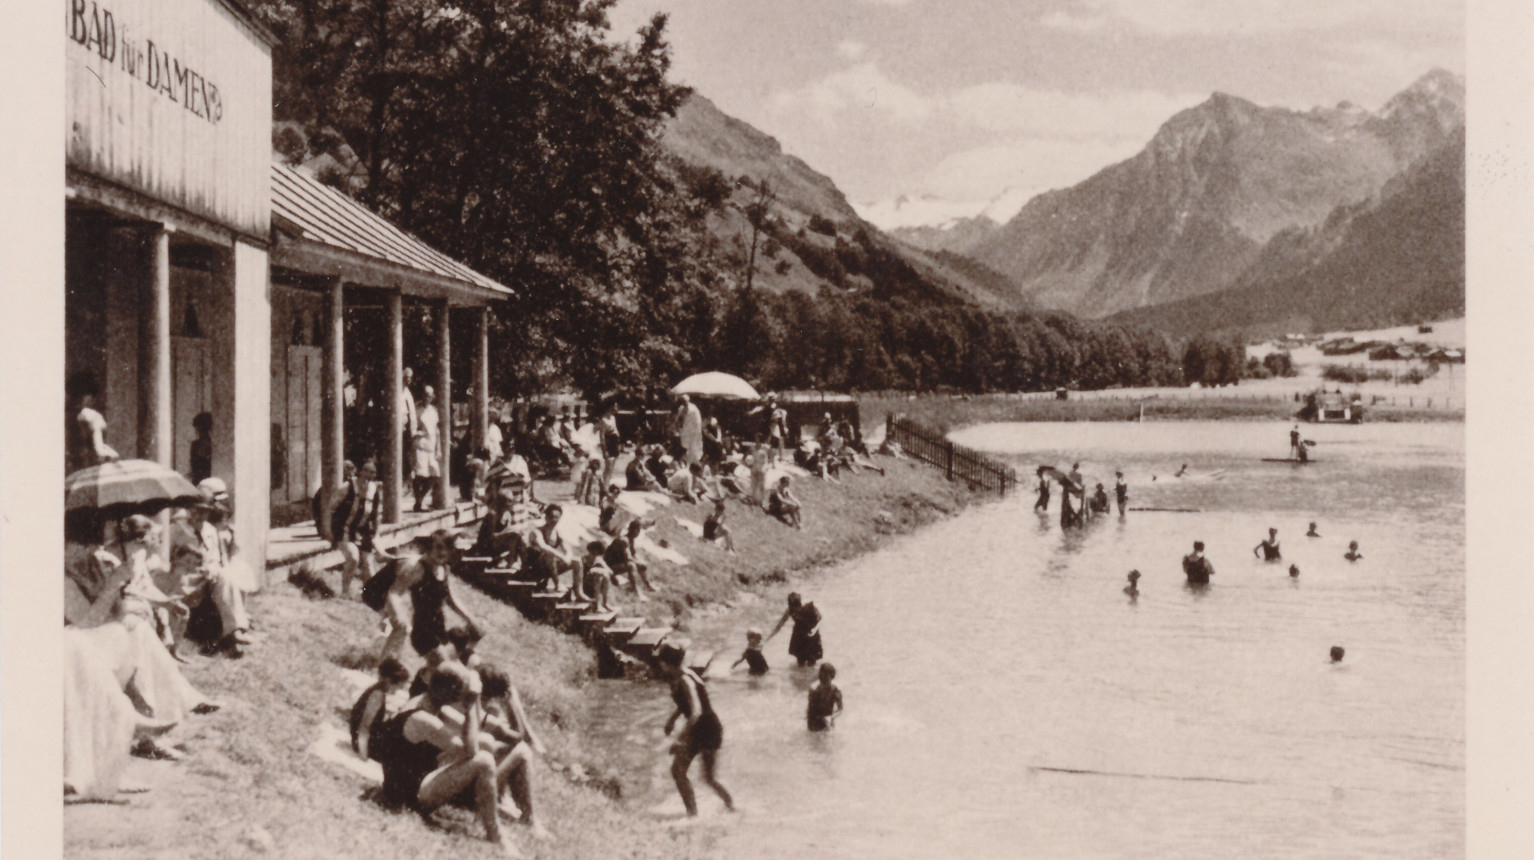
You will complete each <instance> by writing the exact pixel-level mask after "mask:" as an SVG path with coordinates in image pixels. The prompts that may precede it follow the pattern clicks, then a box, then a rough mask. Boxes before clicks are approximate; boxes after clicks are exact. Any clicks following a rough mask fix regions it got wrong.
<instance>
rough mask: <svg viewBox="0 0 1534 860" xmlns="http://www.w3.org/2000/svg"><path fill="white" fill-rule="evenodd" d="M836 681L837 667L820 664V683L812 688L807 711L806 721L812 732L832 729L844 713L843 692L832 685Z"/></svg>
mask: <svg viewBox="0 0 1534 860" xmlns="http://www.w3.org/2000/svg"><path fill="white" fill-rule="evenodd" d="M834 680H836V667H835V666H832V665H831V664H830V663H822V664H820V682H819V683H818V684H816V685H815V686H813V687H811V688H810V701H809V707H808V708H807V709H806V711H805V721H806V722H807V723H808V724H809V728H810V731H812V732H823V731H825V730H827V729H829V728H831V725H832V723H833V722H834V721H835V720H836V715H837V714H840V713H841V712H842V691H841V690H839V689H837V686H836V685H835V684H833V683H831V682H832V681H834Z"/></svg>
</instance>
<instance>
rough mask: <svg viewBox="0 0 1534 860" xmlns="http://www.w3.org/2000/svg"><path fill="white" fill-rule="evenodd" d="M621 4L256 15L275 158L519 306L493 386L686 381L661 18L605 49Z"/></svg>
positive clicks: (279, 5)
mask: <svg viewBox="0 0 1534 860" xmlns="http://www.w3.org/2000/svg"><path fill="white" fill-rule="evenodd" d="M614 2H616V0H459V2H456V3H454V4H451V5H448V4H444V3H440V2H434V0H255V2H254V4H253V5H254V6H255V9H256V13H257V14H258V15H259V16H260V17H261V19H262V20H263V21H265V22H266V23H267V24H268V25H270V26H271V27H272V28H273V29H274V30H275V31H276V32H277V33H278V35H279V36H280V38H281V44H280V47H279V49H278V53H277V56H276V75H275V84H274V89H275V112H276V119H277V120H278V132H277V140H276V143H277V146H278V148H279V149H280V150H282V151H283V152H284V153H285V154H286V155H287V156H288V157H289V158H291V159H293V160H295V161H303V162H307V163H310V164H312V165H317V166H319V167H320V168H321V173H322V176H325V177H326V178H328V179H329V180H330V181H334V182H338V183H340V184H343V185H345V186H346V187H347V188H348V190H350V191H351V192H352V193H354V194H355V195H356V196H358V197H359V198H360V199H361V200H362V201H363V202H365V203H366V204H367V205H369V206H370V207H372V208H373V209H374V210H375V211H377V212H379V213H380V214H382V215H384V216H385V217H388V218H390V219H391V220H393V221H395V222H396V223H398V224H400V225H401V226H402V227H404V228H405V229H408V230H410V231H412V232H414V233H416V234H418V235H420V236H421V237H422V238H424V239H425V240H427V241H428V242H430V243H431V244H433V245H435V246H436V247H438V248H440V249H442V250H443V251H444V252H446V253H449V254H452V255H454V256H456V257H458V258H460V259H463V260H465V261H466V262H468V263H469V264H470V265H473V266H475V267H476V268H479V269H481V270H482V271H484V272H486V273H487V274H490V275H492V276H494V277H496V278H498V279H500V280H501V281H502V282H503V283H506V284H507V285H509V286H511V287H513V288H514V289H516V290H517V293H518V297H517V299H516V300H515V301H514V302H511V303H509V304H507V305H505V306H504V307H503V308H502V312H501V313H500V314H499V318H498V319H497V321H496V337H495V338H494V343H495V344H496V349H497V352H498V355H497V361H496V362H495V375H496V379H495V383H497V384H496V387H497V388H499V389H501V390H503V391H507V390H510V389H517V388H525V387H529V386H532V385H535V384H547V383H548V382H550V381H553V380H555V379H559V378H561V377H563V378H565V379H569V380H572V381H574V382H575V383H576V384H577V385H579V386H580V387H581V388H583V389H585V390H587V391H588V392H591V393H596V392H597V391H599V390H601V389H604V388H608V387H613V386H618V385H632V384H636V383H638V382H640V381H642V380H644V379H647V378H648V377H649V376H650V374H652V373H654V372H656V371H659V370H663V369H665V368H667V367H671V366H673V365H677V364H678V363H679V358H685V356H679V355H678V350H679V348H680V349H682V350H683V351H685V346H680V347H679V338H677V337H675V335H676V334H677V332H675V331H673V330H672V328H673V327H674V326H676V325H679V324H681V323H682V322H683V321H684V320H685V318H686V316H687V314H686V313H685V312H684V311H682V310H681V308H683V307H686V306H688V302H689V301H691V300H693V299H695V296H696V292H697V290H699V289H702V288H703V287H704V286H706V284H707V282H708V273H709V269H708V267H707V266H702V265H700V264H699V263H700V255H699V253H697V252H696V248H695V245H697V244H698V234H699V231H700V229H701V228H700V226H699V218H698V213H697V212H696V211H694V210H695V208H696V206H697V204H696V203H695V202H694V201H693V199H692V198H691V196H690V195H678V194H677V193H676V182H675V181H674V179H673V176H674V171H672V170H671V169H669V167H668V166H667V165H666V164H665V163H664V162H663V160H662V158H661V156H660V153H659V147H658V145H657V136H658V134H659V133H660V130H661V128H662V125H663V123H664V122H665V121H666V119H667V118H669V117H671V116H673V115H674V114H675V112H676V109H677V107H678V106H679V105H680V104H681V102H682V100H683V99H685V98H686V96H687V90H686V89H685V88H684V87H680V86H678V85H676V84H673V83H671V82H670V81H668V80H667V77H666V75H667V72H668V70H669V66H670V52H669V47H668V45H667V43H666V41H665V37H664V32H665V23H666V19H665V17H664V16H659V15H658V16H656V17H655V18H654V19H652V20H651V21H650V22H649V23H648V24H647V25H646V26H645V27H643V28H642V29H641V30H640V31H639V32H638V33H637V34H635V35H634V37H633V38H632V39H630V40H628V41H626V42H619V41H616V40H615V39H614V38H612V34H611V33H610V26H609V22H608V18H607V12H608V10H609V9H610V8H611V7H612V5H613V4H614Z"/></svg>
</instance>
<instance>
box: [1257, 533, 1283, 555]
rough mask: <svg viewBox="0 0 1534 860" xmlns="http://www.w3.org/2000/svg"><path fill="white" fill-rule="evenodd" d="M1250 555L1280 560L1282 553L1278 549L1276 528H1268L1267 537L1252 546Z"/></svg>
mask: <svg viewBox="0 0 1534 860" xmlns="http://www.w3.org/2000/svg"><path fill="white" fill-rule="evenodd" d="M1252 555H1254V556H1256V557H1258V558H1260V559H1262V560H1263V561H1280V560H1282V559H1283V557H1284V556H1283V554H1282V553H1280V552H1279V551H1278V529H1275V528H1270V529H1268V539H1267V540H1265V541H1262V542H1261V543H1259V544H1257V545H1256V546H1254V547H1252Z"/></svg>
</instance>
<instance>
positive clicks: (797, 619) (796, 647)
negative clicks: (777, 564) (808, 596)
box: [767, 592, 825, 666]
mask: <svg viewBox="0 0 1534 860" xmlns="http://www.w3.org/2000/svg"><path fill="white" fill-rule="evenodd" d="M790 619H792V620H793V622H794V628H793V631H792V632H790V633H789V636H788V653H789V655H790V656H792V657H793V658H794V659H795V660H798V661H799V665H800V666H813V665H815V664H816V663H819V662H820V658H821V657H823V656H825V649H824V648H822V646H821V643H820V610H819V609H816V608H815V604H814V603H805V602H803V600H802V599H801V598H800V597H799V593H798V592H794V593H792V594H790V595H788V609H786V610H784V612H783V617H782V618H779V619H778V623H777V626H775V627H773V628H772V632H771V633H768V634H767V638H768V639H769V640H770V639H771V638H772V637H774V636H776V635H778V631H779V630H782V629H783V625H784V624H787V623H788V621H789V620H790Z"/></svg>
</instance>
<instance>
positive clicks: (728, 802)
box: [656, 645, 735, 817]
mask: <svg viewBox="0 0 1534 860" xmlns="http://www.w3.org/2000/svg"><path fill="white" fill-rule="evenodd" d="M656 657H657V658H658V660H659V662H660V670H661V675H662V677H664V678H665V679H666V680H668V681H670V682H671V699H672V701H674V702H676V712H675V713H673V714H672V715H671V718H670V719H668V720H666V734H668V735H669V734H671V729H672V728H673V727H674V726H675V725H676V721H677V719H678V718H681V719H682V720H683V725H682V731H681V734H679V735H678V736H677V739H676V742H675V743H673V744H672V745H671V778H672V779H674V780H676V790H677V793H678V794H680V795H682V805H683V806H685V807H687V815H688V816H689V817H695V816H697V814H698V801H697V798H695V797H694V796H693V791H692V780H690V779H688V778H687V769H688V768H690V767H692V760H693V759H694V758H697V757H699V756H701V757H702V758H703V781H704V782H705V783H707V784H708V787H709V788H712V789H713V790H714V793H715V794H717V795H719V799H720V800H722V801H724V805H725V808H726V809H729V810H730V811H731V812H734V811H735V801H734V800H733V799H732V798H731V797H730V792H729V791H728V790H727V789H726V788H725V787H724V785H723V784H721V783H720V782H719V780H718V778H717V777H716V776H715V775H714V768H715V766H716V758H717V756H718V754H719V747H720V746H721V745H722V744H723V743H724V726H723V725H722V724H721V723H720V722H719V717H718V715H716V714H715V713H714V708H713V705H711V704H710V703H709V701H708V687H707V686H705V685H704V683H703V679H702V678H700V677H698V673H696V672H694V671H693V670H691V669H688V668H685V667H684V666H683V665H682V657H683V653H682V649H681V648H678V647H676V646H675V645H662V646H661V647H660V651H659V653H657V654H656Z"/></svg>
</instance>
